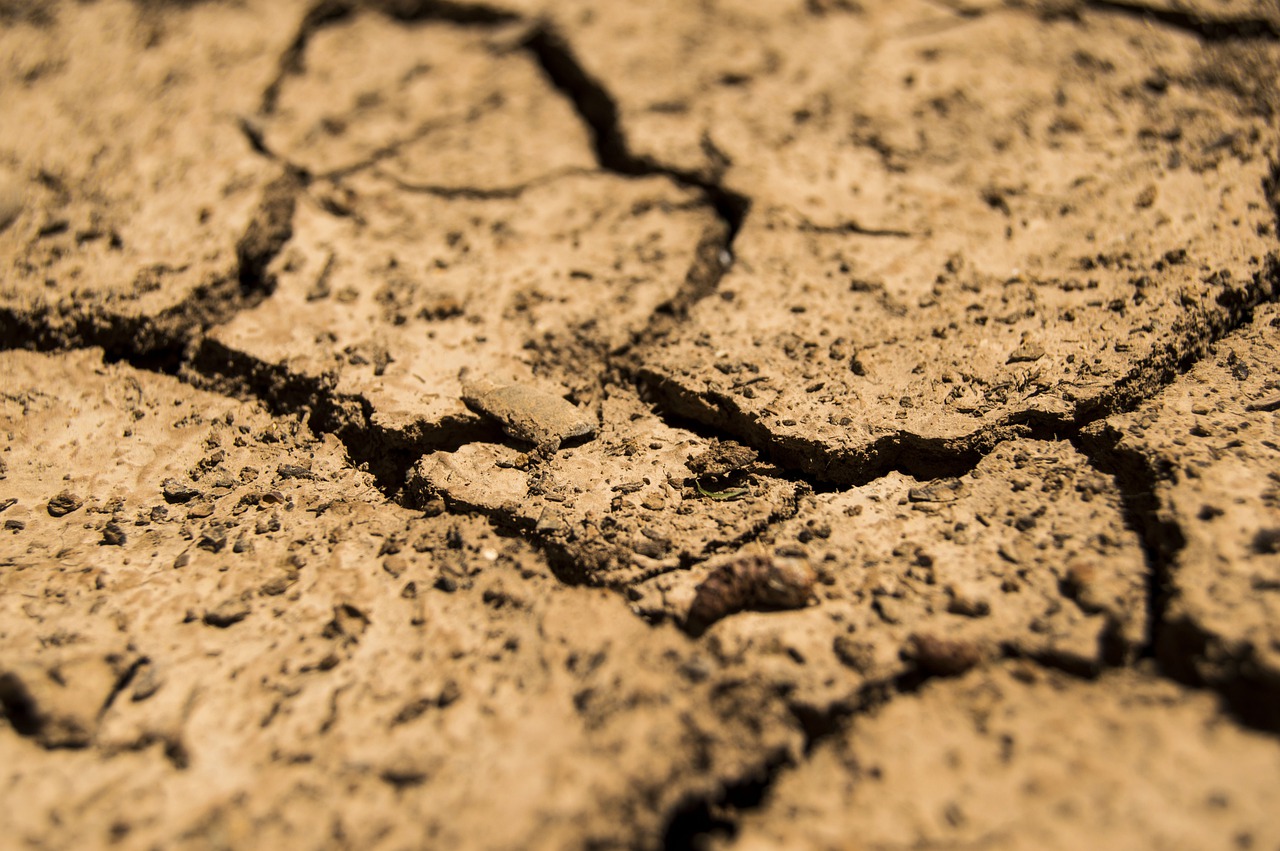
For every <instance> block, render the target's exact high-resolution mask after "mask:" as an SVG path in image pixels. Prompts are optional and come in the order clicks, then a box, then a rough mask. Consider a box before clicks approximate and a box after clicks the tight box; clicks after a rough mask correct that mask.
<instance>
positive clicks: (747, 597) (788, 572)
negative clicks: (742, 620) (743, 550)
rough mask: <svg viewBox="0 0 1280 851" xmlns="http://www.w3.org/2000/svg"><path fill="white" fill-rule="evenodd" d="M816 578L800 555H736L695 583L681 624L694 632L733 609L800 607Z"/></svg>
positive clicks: (732, 611) (703, 628) (735, 610)
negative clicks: (696, 585)
mask: <svg viewBox="0 0 1280 851" xmlns="http://www.w3.org/2000/svg"><path fill="white" fill-rule="evenodd" d="M816 579H817V576H816V574H815V573H814V571H813V567H812V566H811V565H810V564H809V562H808V560H807V559H804V558H800V557H795V556H785V555H777V554H773V555H769V554H766V553H748V554H745V555H740V556H736V557H735V558H734V559H733V560H731V561H729V562H726V563H724V564H722V565H720V566H719V567H717V568H715V569H714V570H713V571H711V574H710V575H709V576H707V578H706V579H704V580H703V581H702V583H701V584H700V585H699V586H698V588H697V592H696V594H695V595H694V598H693V605H692V606H690V607H689V613H688V615H687V616H686V617H685V628H686V629H688V630H689V631H690V632H691V633H694V634H695V635H697V634H701V633H703V632H705V631H706V630H707V628H708V627H710V626H711V625H712V624H714V623H715V622H716V621H718V620H720V619H721V618H724V617H728V616H729V615H732V614H736V613H737V612H743V611H747V610H765V611H768V610H777V609H798V608H802V607H803V606H805V605H807V604H808V603H809V602H810V600H811V599H812V597H813V583H814V582H815V581H816Z"/></svg>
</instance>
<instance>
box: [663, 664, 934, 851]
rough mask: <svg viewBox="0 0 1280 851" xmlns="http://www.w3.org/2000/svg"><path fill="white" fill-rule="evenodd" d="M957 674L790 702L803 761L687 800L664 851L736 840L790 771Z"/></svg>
mask: <svg viewBox="0 0 1280 851" xmlns="http://www.w3.org/2000/svg"><path fill="white" fill-rule="evenodd" d="M954 676H956V674H938V673H932V672H928V671H925V670H923V669H921V668H919V667H912V668H910V669H908V670H906V671H904V672H903V673H901V674H898V675H896V676H894V677H890V678H888V679H880V680H873V681H870V682H867V683H865V684H863V685H862V687H861V688H859V689H858V690H857V691H856V692H855V693H853V694H852V695H850V697H849V698H848V699H847V700H843V701H838V702H835V703H832V704H830V705H827V706H812V705H807V704H801V703H797V702H794V701H790V700H788V701H787V710H788V711H789V712H790V713H791V715H792V717H793V718H794V719H795V721H796V723H797V725H798V726H799V727H800V730H801V731H802V732H803V734H804V746H803V749H802V752H801V759H800V761H799V762H797V761H795V760H792V759H789V758H787V757H786V756H785V755H778V756H775V757H774V758H772V759H770V760H768V761H767V762H766V763H765V764H764V765H763V766H761V768H760V769H759V771H758V772H757V773H756V774H755V775H753V776H751V777H748V778H745V779H743V780H740V781H738V782H735V783H728V784H725V785H723V786H721V787H720V788H719V789H717V790H715V791H714V792H713V793H710V794H707V795H703V796H700V797H698V798H695V799H691V800H689V801H687V802H685V803H684V804H683V805H682V806H680V807H679V808H677V809H676V811H675V812H673V813H672V814H671V816H670V818H669V819H668V822H667V825H666V827H665V828H664V830H663V833H662V836H663V843H662V848H663V849H664V851H697V849H705V848H708V847H714V846H716V845H717V843H721V844H723V843H725V842H728V841H731V840H733V839H735V838H736V837H737V836H738V834H739V832H740V824H741V821H742V819H743V817H744V816H746V815H747V814H748V813H751V812H755V811H759V810H760V809H762V808H763V807H764V806H765V805H766V804H767V803H768V797H769V794H770V793H771V792H772V790H773V788H774V787H775V786H776V785H777V783H778V781H779V780H780V779H782V777H784V776H785V775H786V774H787V772H788V771H791V770H793V769H796V768H799V767H800V766H802V765H803V764H804V761H805V760H807V759H808V758H809V757H810V756H811V755H812V754H813V752H814V751H815V750H816V749H817V748H818V747H820V746H822V745H823V744H824V743H826V742H828V741H829V740H832V739H834V738H836V737H837V736H840V735H842V734H844V733H845V732H847V731H848V729H849V726H850V725H851V724H852V723H854V721H855V720H856V719H857V718H859V717H862V716H866V715H869V714H873V713H875V712H877V711H879V710H880V709H881V708H882V707H883V706H885V705H886V704H888V703H889V702H890V701H892V700H895V699H896V698H898V697H902V696H905V695H912V694H916V693H917V692H919V691H920V690H921V689H923V688H924V687H925V686H926V685H927V684H928V683H930V682H933V681H934V680H939V679H949V678H952V677H954Z"/></svg>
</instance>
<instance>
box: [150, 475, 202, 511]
mask: <svg viewBox="0 0 1280 851" xmlns="http://www.w3.org/2000/svg"><path fill="white" fill-rule="evenodd" d="M160 489H161V491H162V492H163V493H164V501H165V502H167V503H169V504H170V505H174V504H181V503H184V502H190V501H191V500H193V499H195V498H196V497H198V496H200V495H201V494H200V491H199V490H197V489H196V488H195V487H193V486H191V485H189V484H186V483H185V482H180V481H178V480H177V479H165V480H164V482H163V483H161V485H160Z"/></svg>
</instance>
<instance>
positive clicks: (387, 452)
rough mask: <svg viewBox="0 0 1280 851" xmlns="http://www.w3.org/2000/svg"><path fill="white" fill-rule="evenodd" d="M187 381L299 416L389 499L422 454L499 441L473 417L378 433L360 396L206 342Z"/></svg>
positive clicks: (187, 370)
mask: <svg viewBox="0 0 1280 851" xmlns="http://www.w3.org/2000/svg"><path fill="white" fill-rule="evenodd" d="M184 377H185V378H187V379H188V380H189V381H190V383H192V384H194V385H196V386H201V387H204V388H206V389H211V390H215V391H216V392H221V393H223V394H225V395H229V396H234V397H237V398H243V399H256V400H258V401H259V402H261V403H262V404H263V405H265V406H266V408H267V409H268V410H269V411H270V412H271V413H272V414H274V415H276V416H301V417H303V419H304V420H305V421H306V423H307V425H308V427H309V428H310V429H311V431H312V432H313V433H315V434H317V435H319V434H332V435H333V436H334V437H336V438H338V440H340V441H341V442H342V444H343V446H345V447H346V450H347V455H348V457H349V458H350V459H351V462H352V463H353V464H355V465H356V466H358V467H361V468H362V469H365V470H367V471H368V472H369V473H370V474H372V475H373V477H374V479H375V481H376V483H377V486H378V488H379V490H381V491H382V492H383V493H384V494H385V495H386V496H387V497H388V498H391V499H399V498H401V490H402V489H403V487H404V483H405V476H406V474H407V472H408V470H409V467H410V466H412V465H413V463H414V462H415V461H417V460H418V458H420V457H421V456H422V455H423V454H425V453H427V452H434V451H439V450H446V451H452V450H456V449H457V448H458V447H460V446H462V445H464V444H467V443H471V442H474V441H476V440H485V439H497V438H498V437H499V433H498V431H497V429H496V428H493V427H491V426H489V425H488V424H486V423H478V422H476V421H475V419H474V418H459V419H458V420H456V421H455V420H445V421H443V422H441V423H439V424H437V425H435V426H434V427H432V428H431V429H429V430H426V431H423V432H421V433H401V432H392V431H388V430H386V429H381V428H378V427H377V425H376V424H375V423H374V422H373V407H372V405H371V404H370V403H369V401H368V400H367V399H365V398H363V397H362V396H357V395H351V394H342V393H339V392H337V391H336V390H335V389H334V388H333V387H332V386H331V385H330V383H329V382H327V381H326V380H325V379H324V378H317V377H311V376H306V375H300V374H298V373H295V372H291V371H290V370H289V369H288V368H287V367H285V366H283V365H275V364H268V363H264V362H262V361H260V360H258V359H256V358H253V357H251V356H249V355H246V354H243V353H241V352H238V351H235V350H234V349H231V348H228V347H226V346H224V345H223V344H222V343H220V342H218V341H216V340H212V339H208V338H206V339H204V340H203V341H201V343H200V345H199V346H198V347H196V349H195V351H194V353H193V355H192V358H191V360H190V361H189V362H188V363H187V364H186V367H185V374H184Z"/></svg>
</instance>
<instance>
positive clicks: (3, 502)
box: [0, 497, 18, 511]
mask: <svg viewBox="0 0 1280 851" xmlns="http://www.w3.org/2000/svg"><path fill="white" fill-rule="evenodd" d="M17 504H18V500H17V499H16V498H13V497H10V498H9V499H0V511H6V510H8V509H9V508H11V507H12V506H14V505H17Z"/></svg>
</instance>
